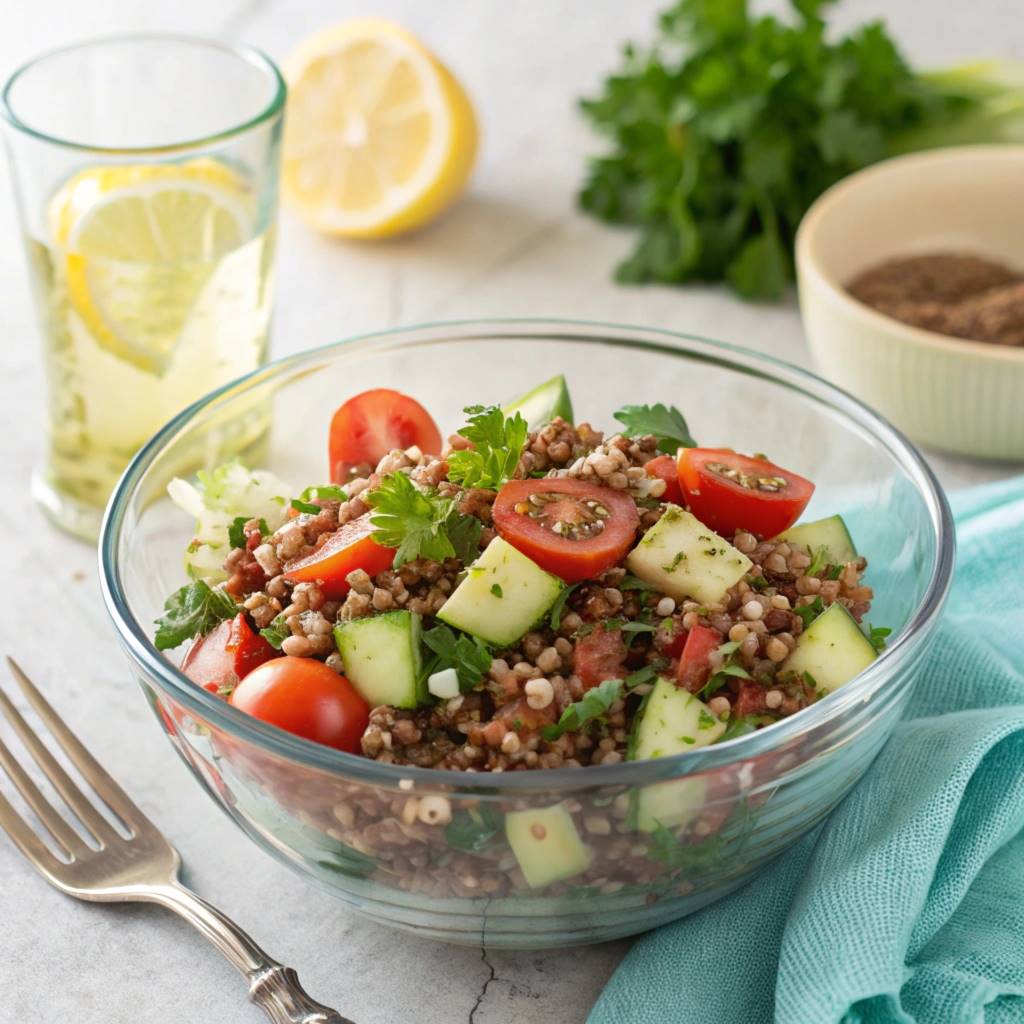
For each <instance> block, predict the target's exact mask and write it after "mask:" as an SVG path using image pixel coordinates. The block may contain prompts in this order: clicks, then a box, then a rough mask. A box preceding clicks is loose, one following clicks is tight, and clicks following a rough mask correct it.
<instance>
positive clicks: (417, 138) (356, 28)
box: [282, 18, 477, 238]
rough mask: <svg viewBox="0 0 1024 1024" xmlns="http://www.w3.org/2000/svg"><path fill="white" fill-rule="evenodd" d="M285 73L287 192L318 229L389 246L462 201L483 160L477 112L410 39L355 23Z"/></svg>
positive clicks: (305, 51) (319, 39) (376, 22)
mask: <svg viewBox="0 0 1024 1024" xmlns="http://www.w3.org/2000/svg"><path fill="white" fill-rule="evenodd" d="M284 69H285V74H286V76H287V77H288V82H289V85H288V117H287V120H286V123H285V145H284V167H283V176H282V184H283V187H284V195H285V198H286V199H287V200H288V201H289V203H290V204H291V205H292V206H293V207H294V208H295V210H296V211H297V212H298V213H299V215H300V216H302V217H303V218H304V219H305V220H307V221H308V222H309V223H310V224H312V225H313V226H314V227H316V228H318V229H320V230H322V231H327V232H330V233H332V234H337V235H343V236H346V237H350V238H386V237H388V236H390V235H396V234H399V233H401V232H404V231H411V230H412V229H414V228H417V227H420V226H422V225H423V224H426V223H427V222H428V221H430V220H432V219H433V218H434V217H436V216H437V215H438V214H439V213H441V211H442V210H444V209H445V207H447V206H448V205H449V204H450V203H451V202H453V201H454V200H455V199H456V198H457V196H458V195H459V193H460V192H461V191H462V189H463V187H464V185H465V183H466V180H467V178H468V177H469V173H470V171H471V169H472V167H473V160H474V158H475V155H476V144H477V130H476V119H475V117H474V114H473V108H472V106H471V105H470V102H469V100H468V98H467V97H466V94H465V92H463V90H462V87H461V86H460V85H459V83H458V82H457V81H456V80H455V79H454V78H453V77H452V75H451V73H450V72H449V71H448V69H447V68H445V67H444V65H443V64H441V62H440V61H439V60H438V59H437V58H436V57H435V56H434V55H433V54H432V53H430V51H429V50H427V49H426V48H425V47H424V46H423V44H422V43H420V42H419V41H418V40H417V39H416V37H415V36H413V35H412V34H411V33H409V32H407V31H406V30H405V29H403V28H402V27H401V26H400V25H397V24H395V23H394V22H391V21H387V20H384V19H381V18H355V19H352V20H351V21H345V22H342V23H341V24H340V25H335V26H334V27H333V28H329V29H326V30H325V31H323V32H320V33H318V34H317V35H314V36H313V37H312V38H310V39H309V40H307V41H306V42H305V43H303V44H302V45H301V46H300V47H299V49H298V50H297V51H296V52H295V53H294V54H292V56H291V57H289V59H288V60H287V61H286V62H285V65H284Z"/></svg>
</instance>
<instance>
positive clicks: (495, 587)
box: [491, 583, 505, 598]
mask: <svg viewBox="0 0 1024 1024" xmlns="http://www.w3.org/2000/svg"><path fill="white" fill-rule="evenodd" d="M491 593H492V594H493V595H494V596H495V597H499V598H500V597H504V596H505V595H504V593H502V590H501V584H500V583H492V584H491Z"/></svg>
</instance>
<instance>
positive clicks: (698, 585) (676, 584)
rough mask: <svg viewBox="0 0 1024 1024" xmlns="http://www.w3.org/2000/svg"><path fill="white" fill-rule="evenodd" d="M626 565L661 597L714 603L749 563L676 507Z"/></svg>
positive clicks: (691, 516) (634, 549)
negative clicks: (663, 594)
mask: <svg viewBox="0 0 1024 1024" xmlns="http://www.w3.org/2000/svg"><path fill="white" fill-rule="evenodd" d="M626 565H627V566H628V568H629V571H630V572H631V573H633V575H634V576H639V577H640V579H642V580H645V581H646V582H647V583H650V584H651V585H652V586H655V587H657V588H658V590H660V591H662V592H663V593H665V594H669V595H670V596H671V597H674V598H676V599H677V600H678V599H680V598H685V597H689V598H693V600H695V601H700V603H701V604H710V605H713V604H717V603H718V602H719V601H720V600H721V599H722V598H723V597H724V596H725V592H726V591H727V590H728V589H729V588H730V587H731V586H733V584H735V583H737V582H738V581H739V580H741V579H742V578H743V576H744V574H745V573H746V572H747V570H748V569H749V568H750V566H751V565H752V563H751V561H750V559H749V558H747V556H746V555H745V554H743V552H742V551H738V550H737V549H736V548H734V547H733V546H732V545H731V544H730V543H729V542H728V541H727V540H724V539H723V538H721V537H719V536H718V534H717V533H715V532H714V531H713V530H711V529H710V528H709V527H707V526H705V525H704V524H703V523H702V522H701V521H700V520H699V519H698V518H697V517H696V516H694V515H691V513H689V512H687V511H686V510H685V509H681V508H679V506H678V505H668V506H667V507H666V508H665V511H664V513H663V514H662V517H661V519H659V520H658V522H657V523H655V525H654V526H652V527H651V529H650V530H648V531H647V533H646V534H645V535H644V538H643V540H641V541H640V543H639V544H637V546H636V547H635V548H633V550H632V551H631V552H630V553H629V555H628V556H627V558H626Z"/></svg>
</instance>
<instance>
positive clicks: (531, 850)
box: [505, 804, 591, 889]
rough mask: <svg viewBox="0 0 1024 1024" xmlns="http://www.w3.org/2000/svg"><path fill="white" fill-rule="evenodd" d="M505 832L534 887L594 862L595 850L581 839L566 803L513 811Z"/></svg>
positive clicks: (575, 872) (525, 876)
mask: <svg viewBox="0 0 1024 1024" xmlns="http://www.w3.org/2000/svg"><path fill="white" fill-rule="evenodd" d="M505 836H506V838H507V839H508V845H509V846H511V847H512V852H513V853H514V854H515V855H516V860H517V861H519V867H520V870H521V871H522V872H523V877H524V878H525V879H526V884H527V885H529V886H530V887H531V888H533V889H543V888H544V886H546V885H551V883H552V882H559V881H561V880H562V879H563V878H572V877H573V875H578V874H579V873H580V872H581V871H586V870H587V867H588V866H589V865H590V858H591V850H590V848H589V847H588V846H587V845H586V844H585V843H584V842H583V840H582V839H580V834H579V832H578V831H577V830H576V825H575V823H574V822H573V820H572V815H571V814H570V813H569V812H568V811H567V810H566V808H565V805H564V804H555V805H554V806H553V807H541V808H536V809H535V808H532V807H531V808H530V809H528V810H525V811H509V812H508V814H506V815H505Z"/></svg>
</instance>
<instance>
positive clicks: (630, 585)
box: [619, 573, 659, 593]
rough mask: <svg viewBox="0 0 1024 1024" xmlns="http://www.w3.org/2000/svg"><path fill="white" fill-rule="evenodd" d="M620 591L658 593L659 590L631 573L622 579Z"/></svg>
mask: <svg viewBox="0 0 1024 1024" xmlns="http://www.w3.org/2000/svg"><path fill="white" fill-rule="evenodd" d="M619 590H651V591H654V592H656V593H658V592H659V591H658V588H657V587H656V586H654V585H653V584H651V583H648V582H647V581H646V580H642V579H640V577H639V576H633V575H631V574H630V573H626V575H625V576H623V577H622V581H621V582H620V583H619Z"/></svg>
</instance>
